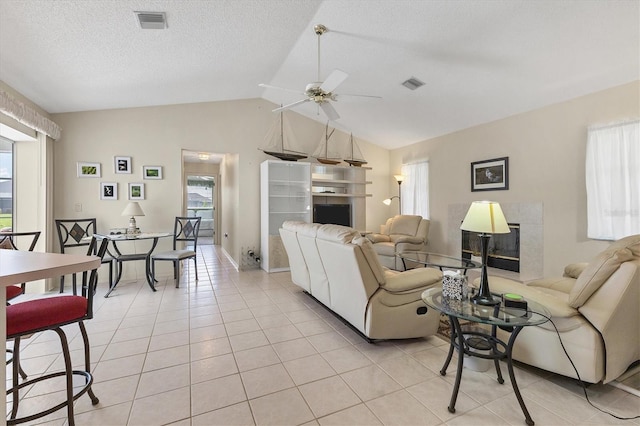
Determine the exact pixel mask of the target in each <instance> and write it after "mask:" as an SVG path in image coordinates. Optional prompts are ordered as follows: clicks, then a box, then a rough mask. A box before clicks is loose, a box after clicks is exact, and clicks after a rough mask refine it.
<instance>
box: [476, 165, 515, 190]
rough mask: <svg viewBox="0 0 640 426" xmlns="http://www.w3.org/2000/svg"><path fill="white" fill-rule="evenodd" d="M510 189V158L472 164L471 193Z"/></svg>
mask: <svg viewBox="0 0 640 426" xmlns="http://www.w3.org/2000/svg"><path fill="white" fill-rule="evenodd" d="M506 189H509V157H501V158H493V159H491V160H483V161H476V162H473V163H471V191H472V192H475V191H500V190H506Z"/></svg>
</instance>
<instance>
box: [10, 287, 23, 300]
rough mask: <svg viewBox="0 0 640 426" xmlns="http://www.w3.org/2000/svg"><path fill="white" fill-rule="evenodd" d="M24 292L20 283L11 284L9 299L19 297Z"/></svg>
mask: <svg viewBox="0 0 640 426" xmlns="http://www.w3.org/2000/svg"><path fill="white" fill-rule="evenodd" d="M21 294H22V287H20V286H19V285H10V286H9V287H7V300H11V299H13V298H14V297H18V296H20V295H21Z"/></svg>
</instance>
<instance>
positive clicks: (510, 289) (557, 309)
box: [474, 277, 580, 318]
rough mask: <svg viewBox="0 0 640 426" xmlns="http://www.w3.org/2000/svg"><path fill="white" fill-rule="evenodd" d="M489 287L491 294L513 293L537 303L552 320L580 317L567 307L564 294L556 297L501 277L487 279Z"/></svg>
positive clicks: (575, 311) (554, 293)
mask: <svg viewBox="0 0 640 426" xmlns="http://www.w3.org/2000/svg"><path fill="white" fill-rule="evenodd" d="M474 284H475V281H474ZM489 286H490V288H491V292H492V293H498V294H504V293H515V294H519V295H520V296H522V297H524V299H525V300H531V301H534V302H537V303H539V304H541V305H542V306H544V307H545V308H547V310H548V311H549V312H551V316H552V317H554V318H570V317H573V316H576V315H580V312H579V311H578V310H577V309H575V308H572V307H571V306H569V303H568V301H567V300H566V294H565V295H564V297H558V296H557V294H559V292H545V291H542V290H539V289H538V288H536V287H532V286H527V285H525V284H521V283H518V282H515V281H511V280H508V279H505V278H501V277H489Z"/></svg>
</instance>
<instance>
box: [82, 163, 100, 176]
mask: <svg viewBox="0 0 640 426" xmlns="http://www.w3.org/2000/svg"><path fill="white" fill-rule="evenodd" d="M76 167H77V169H78V170H77V171H78V177H97V178H99V177H101V176H102V173H101V170H100V163H82V162H78V163H76Z"/></svg>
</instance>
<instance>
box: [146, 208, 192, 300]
mask: <svg viewBox="0 0 640 426" xmlns="http://www.w3.org/2000/svg"><path fill="white" fill-rule="evenodd" d="M201 220H202V218H201V217H181V216H179V217H176V220H175V223H174V226H173V250H169V251H164V252H160V253H153V254H152V255H151V276H152V277H153V280H154V281H155V276H156V261H158V260H160V261H163V260H164V261H170V262H173V278H174V279H175V281H176V288H178V287H179V286H180V262H181V261H183V260H187V259H193V266H194V268H195V271H196V281H198V261H197V259H196V248H197V245H198V231H199V230H200V221H201ZM182 242H185V243H187V244H188V246H187V247H186V248H184V249H179V248H178V244H179V243H182Z"/></svg>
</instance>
